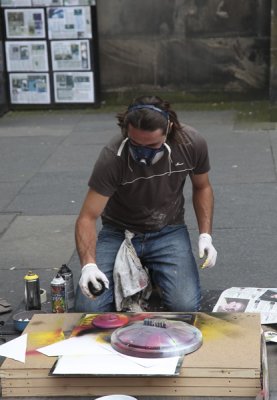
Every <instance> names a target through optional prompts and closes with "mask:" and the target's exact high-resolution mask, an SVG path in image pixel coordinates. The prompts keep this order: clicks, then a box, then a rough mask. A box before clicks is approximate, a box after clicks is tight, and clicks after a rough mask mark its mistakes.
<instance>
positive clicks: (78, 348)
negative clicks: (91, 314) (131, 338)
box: [37, 335, 109, 357]
mask: <svg viewBox="0 0 277 400" xmlns="http://www.w3.org/2000/svg"><path fill="white" fill-rule="evenodd" d="M37 351H39V352H40V353H43V354H45V355H46V356H49V357H55V356H74V355H75V356H76V355H83V354H86V355H90V354H95V355H97V354H99V355H101V354H107V353H108V354H109V351H108V350H106V349H105V348H103V347H101V346H99V345H98V344H97V343H96V342H95V341H93V340H92V338H91V335H84V336H79V337H71V338H69V339H66V340H62V341H60V342H57V343H53V344H50V345H49V346H45V347H41V348H39V349H37Z"/></svg>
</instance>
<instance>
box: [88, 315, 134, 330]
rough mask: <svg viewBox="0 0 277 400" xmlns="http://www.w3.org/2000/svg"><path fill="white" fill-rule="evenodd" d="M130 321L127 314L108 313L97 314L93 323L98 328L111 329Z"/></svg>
mask: <svg viewBox="0 0 277 400" xmlns="http://www.w3.org/2000/svg"><path fill="white" fill-rule="evenodd" d="M128 321H129V319H128V317H127V316H126V315H123V314H113V313H106V314H99V315H97V316H96V317H95V318H94V319H93V321H92V323H93V325H94V326H96V327H97V328H102V329H110V328H119V327H120V326H123V325H126V324H127V323H128Z"/></svg>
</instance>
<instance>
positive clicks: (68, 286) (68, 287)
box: [58, 264, 74, 311]
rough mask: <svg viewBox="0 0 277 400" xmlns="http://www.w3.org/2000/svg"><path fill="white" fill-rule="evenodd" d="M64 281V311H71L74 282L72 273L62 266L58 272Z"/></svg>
mask: <svg viewBox="0 0 277 400" xmlns="http://www.w3.org/2000/svg"><path fill="white" fill-rule="evenodd" d="M58 273H59V274H60V275H61V276H62V277H63V279H64V280H65V303H66V310H67V311H68V310H71V309H73V308H74V281H73V273H72V271H71V269H70V268H69V267H68V266H67V265H66V264H63V265H62V266H61V268H60V269H59V272H58Z"/></svg>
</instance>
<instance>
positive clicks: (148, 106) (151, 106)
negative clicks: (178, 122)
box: [128, 104, 169, 120]
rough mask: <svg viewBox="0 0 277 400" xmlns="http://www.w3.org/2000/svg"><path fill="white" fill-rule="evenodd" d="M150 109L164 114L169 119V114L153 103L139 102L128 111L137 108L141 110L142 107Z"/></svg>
mask: <svg viewBox="0 0 277 400" xmlns="http://www.w3.org/2000/svg"><path fill="white" fill-rule="evenodd" d="M144 108H146V109H148V110H153V111H157V112H159V113H160V114H162V115H163V116H164V117H165V118H166V119H167V120H169V115H168V113H167V112H166V111H164V110H162V109H161V108H158V107H156V106H153V104H138V105H136V106H130V107H129V108H128V112H132V111H136V110H141V109H144Z"/></svg>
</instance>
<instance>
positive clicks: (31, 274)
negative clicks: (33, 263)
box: [24, 271, 38, 281]
mask: <svg viewBox="0 0 277 400" xmlns="http://www.w3.org/2000/svg"><path fill="white" fill-rule="evenodd" d="M24 279H25V280H26V281H32V280H34V279H38V275H37V274H35V273H34V272H32V271H29V272H28V274H27V275H25V276H24Z"/></svg>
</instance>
